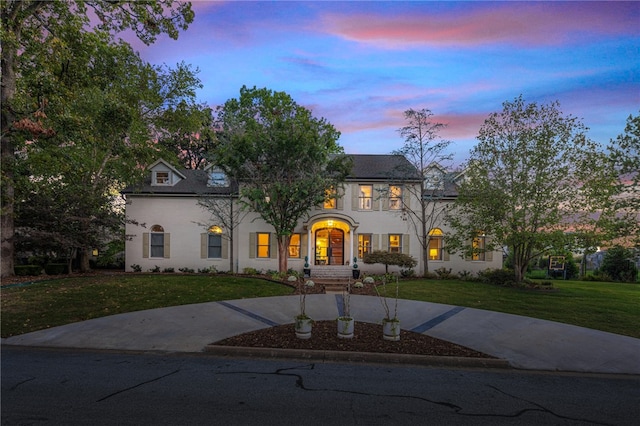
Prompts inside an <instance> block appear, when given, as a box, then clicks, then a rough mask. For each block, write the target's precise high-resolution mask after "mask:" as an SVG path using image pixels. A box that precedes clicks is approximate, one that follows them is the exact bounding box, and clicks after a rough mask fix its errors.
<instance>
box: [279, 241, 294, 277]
mask: <svg viewBox="0 0 640 426" xmlns="http://www.w3.org/2000/svg"><path fill="white" fill-rule="evenodd" d="M290 239H291V237H290V236H289V235H279V236H278V272H287V269H289V268H288V266H287V260H288V256H287V251H288V250H287V249H288V248H289V240H290Z"/></svg>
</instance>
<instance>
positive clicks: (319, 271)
mask: <svg viewBox="0 0 640 426" xmlns="http://www.w3.org/2000/svg"><path fill="white" fill-rule="evenodd" d="M310 278H311V279H312V280H313V281H314V282H316V283H318V284H322V285H323V286H324V289H325V293H343V292H344V291H345V290H346V287H347V284H348V283H349V280H350V279H351V281H352V282H353V279H352V272H351V267H350V266H343V265H336V266H333V265H330V266H315V267H311V276H310Z"/></svg>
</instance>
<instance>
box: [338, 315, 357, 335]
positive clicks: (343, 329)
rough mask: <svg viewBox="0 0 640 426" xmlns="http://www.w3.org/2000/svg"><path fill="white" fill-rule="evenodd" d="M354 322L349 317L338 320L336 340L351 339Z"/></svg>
mask: <svg viewBox="0 0 640 426" xmlns="http://www.w3.org/2000/svg"><path fill="white" fill-rule="evenodd" d="M355 323H356V322H355V321H354V319H353V318H351V317H340V318H338V338H340V339H351V338H353V329H354V325H355Z"/></svg>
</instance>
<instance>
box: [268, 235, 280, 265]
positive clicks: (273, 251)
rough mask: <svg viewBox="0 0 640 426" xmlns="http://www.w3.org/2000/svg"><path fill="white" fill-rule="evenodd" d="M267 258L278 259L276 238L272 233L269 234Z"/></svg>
mask: <svg viewBox="0 0 640 426" xmlns="http://www.w3.org/2000/svg"><path fill="white" fill-rule="evenodd" d="M269 258H270V259H277V258H278V238H276V234H274V233H273V232H272V233H270V234H269Z"/></svg>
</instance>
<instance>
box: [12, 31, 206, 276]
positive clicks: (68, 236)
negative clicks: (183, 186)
mask: <svg viewBox="0 0 640 426" xmlns="http://www.w3.org/2000/svg"><path fill="white" fill-rule="evenodd" d="M74 43H77V45H72V46H71V47H72V48H71V49H69V46H68V45H67V46H63V47H62V48H61V49H54V51H53V53H54V55H55V57H56V58H58V61H46V62H43V63H41V64H40V66H39V67H37V68H36V69H37V70H38V72H39V73H40V74H44V75H47V76H50V78H51V80H52V81H53V82H55V83H56V84H55V85H52V86H51V87H52V88H51V89H47V90H46V91H43V96H44V97H45V98H46V99H48V100H49V106H48V108H47V115H46V116H43V117H42V119H41V122H42V125H43V126H45V127H47V128H50V129H55V131H54V132H53V133H52V134H50V135H48V137H39V138H33V139H32V140H31V141H30V143H29V144H27V145H25V147H24V148H23V150H22V151H21V153H22V154H24V155H23V159H22V160H21V161H20V163H21V164H22V165H23V166H24V170H25V171H26V173H27V175H28V176H29V179H28V180H27V181H26V182H25V183H26V184H25V185H22V186H19V187H18V189H17V191H16V193H19V194H20V195H21V196H20V197H19V200H20V203H21V204H22V207H21V208H20V209H19V210H18V212H19V213H20V214H19V215H18V216H17V217H16V220H17V222H16V224H17V225H18V227H22V231H25V230H27V232H20V233H19V238H20V239H22V240H24V239H27V240H32V242H33V245H35V246H37V244H35V243H36V242H37V241H38V240H41V239H42V236H49V241H60V242H61V247H60V248H59V249H58V250H56V252H58V253H59V254H62V253H64V255H75V254H76V252H78V253H79V255H80V260H81V262H80V269H81V270H83V271H84V270H88V269H89V262H88V260H89V252H90V250H91V249H92V248H97V247H99V246H100V243H101V242H103V243H104V239H105V235H112V236H115V235H118V234H119V232H118V231H119V229H118V228H119V227H120V226H121V224H122V221H121V217H120V216H121V213H122V211H121V209H120V210H118V209H116V208H115V206H114V203H113V201H114V200H113V199H114V194H117V192H118V189H120V187H121V186H122V185H123V184H128V183H131V182H134V181H136V180H137V179H139V178H141V177H142V174H143V170H142V168H141V167H139V165H140V164H146V163H148V162H149V161H150V160H151V159H152V158H153V156H154V154H156V152H157V150H158V148H157V146H156V144H155V143H154V141H153V137H152V136H153V134H152V132H153V128H154V127H158V126H159V125H162V124H163V123H162V122H161V119H162V118H163V116H164V114H162V111H163V109H164V108H166V106H167V105H173V104H176V103H178V101H179V100H181V99H184V98H186V99H191V98H193V97H194V96H195V93H194V86H196V85H197V84H198V81H197V79H196V78H195V76H194V75H193V73H192V72H190V71H189V68H188V67H187V66H185V65H179V66H178V67H177V69H175V70H170V69H166V67H153V66H151V65H149V64H146V63H144V62H143V61H142V60H141V59H140V58H139V56H138V55H137V54H135V52H133V51H132V50H131V48H130V46H129V45H127V44H125V43H118V44H106V43H104V42H103V41H102V40H100V39H98V38H97V37H95V36H94V35H84V36H83V37H82V38H81V40H79V41H77V42H74ZM61 63H63V64H65V65H64V69H62V67H61V66H60V64H61ZM25 81H30V79H29V78H25ZM182 102H184V101H182ZM20 189H23V191H20ZM76 194H78V195H76ZM47 195H48V196H49V200H48V202H47ZM36 200H39V201H45V202H44V203H42V202H35V201H36ZM54 203H55V204H57V206H56V208H55V209H51V208H49V205H51V204H54ZM36 209H39V210H40V213H39V214H37V215H36V216H37V217H40V218H41V219H42V223H39V222H37V221H36V222H34V221H33V217H34V210H36ZM27 211H28V212H30V213H29V214H25V212H27ZM47 216H50V217H48V218H47ZM55 223H58V225H57V226H51V225H52V224H55ZM18 230H20V229H19V228H18ZM34 237H35V241H34Z"/></svg>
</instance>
